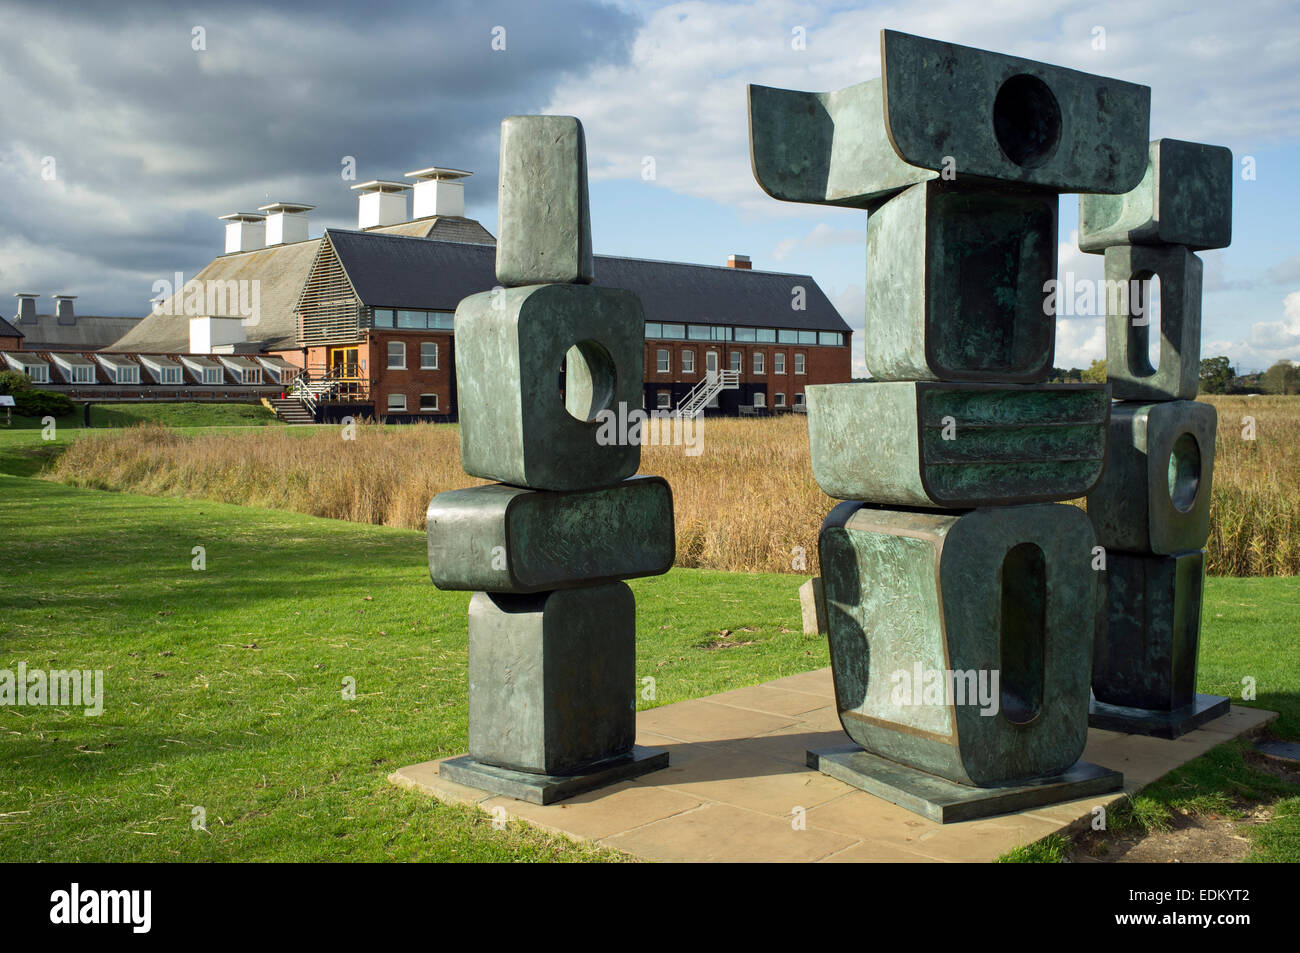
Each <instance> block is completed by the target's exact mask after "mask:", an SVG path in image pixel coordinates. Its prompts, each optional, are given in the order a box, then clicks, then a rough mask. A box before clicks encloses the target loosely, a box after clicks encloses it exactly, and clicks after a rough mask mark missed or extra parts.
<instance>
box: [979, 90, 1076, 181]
mask: <svg viewBox="0 0 1300 953" xmlns="http://www.w3.org/2000/svg"><path fill="white" fill-rule="evenodd" d="M993 134H994V135H995V136H996V137H997V140H998V145H999V146H1001V147H1002V152H1003V153H1004V154H1005V155H1006V157H1007V158H1008V159H1010V160H1011V161H1012V162H1014V163H1015V164H1016V165H1018V166H1021V167H1022V168H1026V169H1032V168H1034V166H1038V165H1042V164H1043V163H1044V162H1046V161H1047V160H1048V159H1050V158H1051V157H1052V154H1053V153H1054V152H1056V146H1057V144H1058V143H1059V142H1060V141H1061V107H1060V106H1059V105H1058V104H1057V102H1056V97H1055V96H1053V95H1052V91H1051V90H1050V89H1049V88H1048V86H1047V84H1046V83H1044V82H1043V81H1042V80H1041V79H1039V78H1038V77H1037V76H1029V75H1028V74H1025V73H1021V74H1019V75H1016V76H1012V77H1011V78H1010V79H1008V80H1007V81H1006V82H1005V83H1003V84H1002V88H1001V89H999V90H998V94H997V97H996V98H994V100H993Z"/></svg>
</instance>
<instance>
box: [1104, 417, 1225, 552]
mask: <svg viewBox="0 0 1300 953" xmlns="http://www.w3.org/2000/svg"><path fill="white" fill-rule="evenodd" d="M1218 419H1219V415H1218V413H1217V412H1216V411H1215V409H1214V407H1213V406H1212V405H1211V404H1203V403H1200V402H1199V401H1191V400H1177V401H1166V402H1161V403H1136V402H1130V401H1119V402H1116V403H1115V404H1114V406H1113V407H1112V408H1111V413H1110V435H1109V446H1108V448H1107V462H1106V470H1105V472H1104V473H1103V474H1102V478H1101V480H1100V481H1099V482H1098V483H1097V485H1096V487H1094V488H1093V490H1092V491H1091V492H1090V493H1088V515H1089V517H1091V519H1092V523H1093V526H1094V527H1095V528H1096V530H1097V542H1098V543H1100V544H1101V545H1102V546H1105V547H1106V549H1108V550H1111V549H1118V550H1124V551H1126V552H1131V553H1153V554H1159V555H1173V554H1177V553H1185V552H1190V551H1192V550H1199V549H1200V548H1201V547H1202V546H1204V545H1205V541H1206V539H1208V538H1209V534H1210V490H1211V486H1212V483H1213V479H1214V436H1215V431H1216V428H1217V426H1218ZM1184 435H1190V439H1187V438H1185V436H1184ZM1180 441H1181V442H1180ZM1171 491H1172V492H1171ZM1175 496H1176V497H1177V498H1178V500H1177V502H1175Z"/></svg>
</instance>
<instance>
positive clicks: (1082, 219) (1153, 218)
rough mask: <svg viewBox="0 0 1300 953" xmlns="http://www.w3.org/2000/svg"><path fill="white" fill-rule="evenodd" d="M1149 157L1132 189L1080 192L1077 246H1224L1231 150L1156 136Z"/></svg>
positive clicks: (1087, 248) (1229, 209)
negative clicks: (1118, 192)
mask: <svg viewBox="0 0 1300 953" xmlns="http://www.w3.org/2000/svg"><path fill="white" fill-rule="evenodd" d="M1148 156H1149V158H1148V162H1147V168H1146V173H1145V174H1144V175H1143V177H1142V181H1141V182H1139V183H1138V184H1137V186H1136V187H1135V188H1134V189H1133V190H1132V191H1130V192H1125V193H1124V194H1123V195H1091V194H1084V195H1080V196H1079V249H1080V250H1081V251H1086V252H1101V251H1105V250H1106V249H1107V248H1110V247H1112V246H1115V245H1185V246H1186V247H1187V248H1189V249H1193V250H1202V249H1207V248H1226V247H1228V245H1229V244H1231V243H1232V178H1233V167H1232V150H1231V149H1227V148H1225V147H1223V146H1210V145H1206V144H1205V143H1201V142H1184V141H1182V140H1181V139H1157V140H1155V141H1154V142H1152V143H1151V144H1150V146H1149V147H1148ZM1092 191H1095V190H1091V189H1089V190H1085V193H1087V192H1092Z"/></svg>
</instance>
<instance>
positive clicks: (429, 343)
mask: <svg viewBox="0 0 1300 953" xmlns="http://www.w3.org/2000/svg"><path fill="white" fill-rule="evenodd" d="M428 347H431V348H433V363H432V364H426V363H424V349H425V348H428ZM437 369H438V342H437V341H421V342H420V370H422V371H436V370H437ZM435 396H436V395H435Z"/></svg>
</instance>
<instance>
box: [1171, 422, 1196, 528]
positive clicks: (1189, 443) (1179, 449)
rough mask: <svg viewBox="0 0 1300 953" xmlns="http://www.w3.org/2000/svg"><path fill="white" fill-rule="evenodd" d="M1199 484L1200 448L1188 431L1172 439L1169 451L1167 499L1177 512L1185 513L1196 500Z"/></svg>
mask: <svg viewBox="0 0 1300 953" xmlns="http://www.w3.org/2000/svg"><path fill="white" fill-rule="evenodd" d="M1200 486H1201V448H1200V445H1199V444H1198V443H1197V442H1196V438H1195V437H1193V436H1192V435H1191V434H1189V433H1185V434H1182V435H1181V436H1180V437H1179V438H1178V439H1177V440H1175V441H1174V448H1173V450H1171V451H1170V452H1169V499H1171V500H1172V501H1173V503H1174V507H1175V508H1176V509H1177V510H1179V512H1182V513H1186V512H1187V511H1188V510H1190V509H1191V508H1192V504H1193V503H1195V502H1196V493H1197V490H1199V489H1200Z"/></svg>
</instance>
